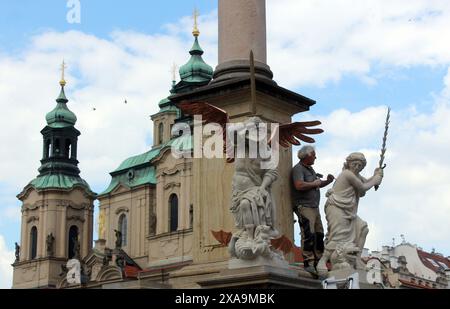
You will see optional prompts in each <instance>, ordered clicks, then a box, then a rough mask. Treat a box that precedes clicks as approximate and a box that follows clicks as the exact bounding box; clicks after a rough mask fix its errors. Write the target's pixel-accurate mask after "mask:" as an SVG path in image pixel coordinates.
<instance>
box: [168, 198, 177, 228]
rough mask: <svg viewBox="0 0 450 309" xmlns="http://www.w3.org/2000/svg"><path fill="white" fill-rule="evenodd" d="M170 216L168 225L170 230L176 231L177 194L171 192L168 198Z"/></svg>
mask: <svg viewBox="0 0 450 309" xmlns="http://www.w3.org/2000/svg"><path fill="white" fill-rule="evenodd" d="M169 207H170V217H169V226H170V232H176V231H177V230H178V196H177V195H176V194H172V195H171V196H170V199H169Z"/></svg>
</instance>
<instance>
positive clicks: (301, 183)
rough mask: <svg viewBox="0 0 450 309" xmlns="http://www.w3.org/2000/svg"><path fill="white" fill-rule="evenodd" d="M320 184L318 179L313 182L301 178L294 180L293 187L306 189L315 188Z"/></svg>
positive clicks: (301, 189)
mask: <svg viewBox="0 0 450 309" xmlns="http://www.w3.org/2000/svg"><path fill="white" fill-rule="evenodd" d="M321 184H322V180H320V179H317V180H314V181H313V182H305V181H301V180H297V181H294V186H295V189H297V190H298V191H308V190H311V189H316V188H319V187H320V186H321Z"/></svg>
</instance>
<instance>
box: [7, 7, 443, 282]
mask: <svg viewBox="0 0 450 309" xmlns="http://www.w3.org/2000/svg"><path fill="white" fill-rule="evenodd" d="M266 2H267V32H268V42H267V43H268V64H269V65H270V67H271V69H272V71H273V72H274V79H275V81H276V82H277V83H278V84H279V85H280V86H282V87H285V88H288V89H290V90H292V91H295V92H297V93H300V94H302V95H304V96H307V97H309V98H311V99H313V100H315V101H316V102H317V103H316V105H314V106H313V107H312V108H311V110H310V111H309V112H307V113H303V114H301V115H296V116H295V117H294V120H296V121H298V120H302V121H303V120H311V119H319V120H321V121H322V123H323V124H322V128H323V129H324V130H325V133H324V134H322V135H321V136H320V137H318V138H317V139H316V140H317V142H316V144H315V147H316V149H317V157H318V158H317V162H316V165H315V169H316V170H317V171H318V172H320V173H321V174H325V175H326V174H328V173H331V174H334V175H335V176H337V175H338V174H339V172H340V170H341V169H342V165H343V162H344V160H345V157H346V156H347V155H348V154H350V153H351V152H355V151H360V152H363V153H364V154H365V155H366V158H367V160H368V165H367V167H366V169H365V170H364V171H363V173H362V174H363V175H365V176H371V174H372V173H373V170H374V169H375V167H376V166H377V164H378V160H379V153H380V148H381V142H382V137H383V130H384V121H385V117H386V110H387V107H388V106H389V107H391V108H392V115H391V127H390V131H389V139H388V142H387V147H388V151H387V154H386V163H387V168H386V170H385V177H384V180H383V183H382V185H381V188H380V190H379V191H377V192H375V191H371V192H369V193H368V194H367V196H366V197H364V198H363V199H361V201H360V206H359V215H360V217H361V218H363V219H364V220H365V221H367V222H368V224H369V229H370V232H369V236H368V238H367V242H366V247H368V248H370V249H371V250H377V249H381V246H383V245H392V243H395V244H399V243H400V242H401V241H402V240H401V237H400V235H404V238H405V239H406V241H407V242H410V243H412V244H417V245H418V246H419V247H422V248H423V249H424V250H427V251H431V250H432V249H436V251H437V252H441V253H443V254H444V255H445V256H449V255H450V242H449V234H450V225H449V224H448V222H450V190H448V189H449V188H450V179H449V177H448V175H450V160H449V159H448V153H449V152H450V145H449V143H448V141H449V140H450V122H449V121H448V119H450V40H448V38H449V37H450V2H449V1H447V0H409V1H404V0H359V1H350V0H336V1H326V0H301V1H299V0H267V1H266ZM78 3H80V4H81V8H80V20H79V23H77V22H78V20H77V18H73V17H74V16H73V15H72V14H71V13H72V12H73V9H74V8H76V5H77V4H78ZM74 5H75V7H74ZM195 7H196V8H197V9H198V10H199V11H200V18H199V28H200V31H201V36H200V44H201V46H202V48H203V50H204V51H205V55H204V59H205V61H206V62H207V63H209V64H210V65H211V66H213V67H215V66H216V65H217V1H211V0H166V1H144V0H129V1H126V2H125V1H120V3H119V1H107V0H89V1H87V0H79V1H74V0H67V1H66V0H59V1H54V0H41V1H31V0H22V1H12V0H0V107H1V111H2V112H1V113H0V124H1V129H2V130H1V131H0V145H1V147H0V288H9V287H10V286H11V281H12V267H11V266H10V264H11V263H12V262H13V261H14V252H13V251H14V243H15V242H16V241H18V240H19V239H20V216H21V213H20V203H19V201H18V200H17V198H16V195H17V194H18V193H20V192H21V190H22V189H23V188H24V187H25V186H26V185H27V184H28V183H29V182H30V181H31V180H32V179H33V178H34V177H36V176H37V174H38V172H37V169H38V168H39V166H40V162H39V160H40V159H41V155H42V153H41V151H42V140H41V139H42V137H41V134H40V130H41V129H42V128H44V126H45V125H46V123H45V114H46V113H47V112H49V111H50V110H52V109H53V108H54V106H55V104H56V103H55V99H56V97H57V96H58V94H59V85H58V81H59V79H60V71H59V67H60V63H61V62H62V59H65V61H66V63H67V65H68V69H67V74H66V80H67V82H68V84H67V86H66V95H67V97H68V99H69V100H70V102H69V103H68V104H69V108H70V109H71V110H72V111H73V112H75V114H76V115H77V117H78V122H77V125H76V127H77V128H78V129H79V130H80V131H81V132H82V135H81V137H80V139H79V144H78V158H79V160H80V169H81V171H82V173H81V176H82V177H83V178H84V179H85V180H87V181H88V182H89V184H90V185H91V187H92V189H93V190H94V191H95V192H101V191H103V190H104V189H105V188H106V187H107V186H108V185H109V181H110V176H109V174H108V173H109V172H111V171H113V170H114V169H115V168H117V167H118V166H119V165H120V163H121V162H122V161H123V160H125V159H126V158H128V157H130V156H133V155H136V154H140V153H143V152H145V151H147V150H148V149H149V147H150V145H151V144H152V131H153V125H152V123H151V120H150V115H152V114H154V113H156V112H157V111H158V106H157V103H158V102H159V100H161V99H162V98H164V97H167V95H168V94H169V88H170V84H171V79H172V77H171V67H172V66H173V64H174V63H175V64H177V65H178V66H181V65H183V64H184V63H186V62H187V61H188V59H189V54H188V51H189V49H190V47H191V46H192V43H193V39H192V35H191V31H192V17H191V16H192V11H193V10H194V8H195ZM75 17H76V16H75ZM178 78H179V77H178ZM125 99H126V100H127V101H128V104H126V105H125V104H124V100H125ZM94 108H95V109H96V110H95V111H94ZM296 150H297V149H294V151H296ZM294 157H295V156H294ZM296 161H297V160H295V159H294V162H293V163H295V162H296ZM324 193H325V192H322V195H324ZM324 202H325V198H324V196H322V208H323V203H324ZM323 222H324V225H326V220H325V216H323ZM296 234H298V227H297V228H296ZM297 242H298V236H297Z"/></svg>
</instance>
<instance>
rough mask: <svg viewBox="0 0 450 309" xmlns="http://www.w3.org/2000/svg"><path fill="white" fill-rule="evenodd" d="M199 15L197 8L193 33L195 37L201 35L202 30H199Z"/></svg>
mask: <svg viewBox="0 0 450 309" xmlns="http://www.w3.org/2000/svg"><path fill="white" fill-rule="evenodd" d="M198 16H199V13H198V10H197V9H195V10H194V31H192V34H193V35H194V36H195V37H198V36H199V35H200V31H199V30H198V22H197V19H198Z"/></svg>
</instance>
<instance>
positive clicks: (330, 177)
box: [327, 174, 335, 183]
mask: <svg viewBox="0 0 450 309" xmlns="http://www.w3.org/2000/svg"><path fill="white" fill-rule="evenodd" d="M334 179H335V178H334V176H333V175H331V174H328V176H327V182H328V183H332V182H333V181H334Z"/></svg>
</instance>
